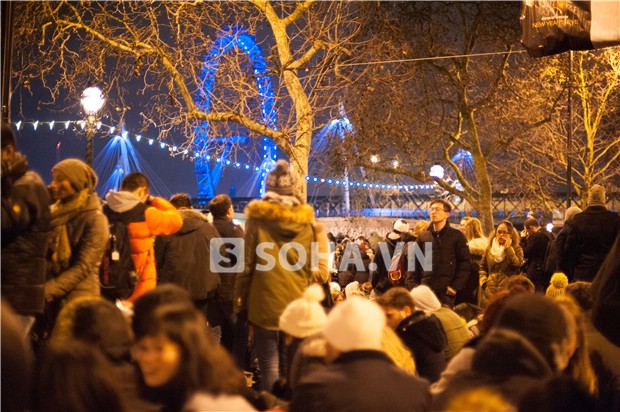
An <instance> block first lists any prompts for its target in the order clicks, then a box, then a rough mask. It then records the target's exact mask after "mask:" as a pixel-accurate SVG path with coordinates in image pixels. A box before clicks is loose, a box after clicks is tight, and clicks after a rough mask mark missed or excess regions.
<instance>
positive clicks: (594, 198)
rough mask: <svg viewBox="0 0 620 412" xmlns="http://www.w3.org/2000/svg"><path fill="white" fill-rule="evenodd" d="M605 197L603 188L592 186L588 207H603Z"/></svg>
mask: <svg viewBox="0 0 620 412" xmlns="http://www.w3.org/2000/svg"><path fill="white" fill-rule="evenodd" d="M605 195H606V194H605V188H604V187H603V186H601V185H594V186H592V187H591V188H590V194H589V195H588V206H605V205H606V203H605Z"/></svg>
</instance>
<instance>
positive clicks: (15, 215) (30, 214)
mask: <svg viewBox="0 0 620 412" xmlns="http://www.w3.org/2000/svg"><path fill="white" fill-rule="evenodd" d="M1 194H2V253H1V256H2V281H1V284H2V298H3V299H5V301H7V302H9V303H10V304H11V306H12V307H13V309H14V310H15V312H16V316H18V318H19V321H20V327H21V329H22V331H23V333H24V336H25V335H27V334H28V333H29V332H30V328H31V327H32V324H33V323H34V319H35V318H34V317H35V315H38V314H41V313H43V308H44V307H45V295H44V292H43V285H44V284H45V273H46V262H45V258H46V252H47V241H48V236H49V230H50V229H49V224H50V209H49V204H50V197H49V193H48V191H47V188H46V187H45V183H43V180H41V177H40V176H39V175H38V174H36V173H35V172H33V171H31V170H29V168H28V160H27V159H26V157H25V156H24V155H22V154H21V153H20V152H18V151H17V149H16V139H15V134H14V133H13V130H12V129H11V127H10V126H9V125H8V124H5V123H4V122H3V123H2V191H1Z"/></svg>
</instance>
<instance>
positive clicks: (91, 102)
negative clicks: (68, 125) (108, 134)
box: [80, 87, 105, 167]
mask: <svg viewBox="0 0 620 412" xmlns="http://www.w3.org/2000/svg"><path fill="white" fill-rule="evenodd" d="M80 103H81V104H82V109H84V113H86V163H87V164H88V165H89V166H91V167H92V165H93V148H94V142H93V138H94V137H95V132H96V130H97V113H98V112H99V110H101V108H102V107H103V104H104V103H105V97H103V92H102V91H101V89H100V88H98V87H88V88H86V89H85V90H84V91H83V92H82V98H81V99H80Z"/></svg>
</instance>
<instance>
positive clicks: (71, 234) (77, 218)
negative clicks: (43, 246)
mask: <svg viewBox="0 0 620 412" xmlns="http://www.w3.org/2000/svg"><path fill="white" fill-rule="evenodd" d="M85 200H86V202H85V204H84V206H82V207H79V208H76V209H72V210H64V209H65V205H63V203H62V201H60V200H59V201H57V202H56V203H54V204H53V205H52V206H51V212H52V223H51V228H52V230H54V229H55V228H56V229H57V228H58V227H59V226H61V225H62V224H64V225H65V226H66V229H67V236H68V239H69V243H70V245H69V246H70V248H71V256H70V260H69V262H68V266H67V267H66V268H65V269H64V270H61V271H60V272H59V273H55V272H54V269H53V267H52V265H51V263H49V262H48V273H49V276H51V278H50V279H48V281H47V282H46V283H45V293H46V295H48V294H49V296H53V297H55V298H63V299H65V300H68V301H70V300H73V299H75V298H78V297H80V296H98V295H99V294H100V291H99V266H100V265H101V260H102V258H103V252H104V250H105V247H106V244H107V242H108V237H109V234H110V232H109V228H108V219H107V218H106V217H105V215H104V214H103V212H102V211H101V202H100V201H99V198H98V197H97V193H95V192H93V193H90V194H88V195H87V197H86V199H85ZM63 222H66V223H63ZM52 247H53V245H52ZM50 252H53V250H52V251H50Z"/></svg>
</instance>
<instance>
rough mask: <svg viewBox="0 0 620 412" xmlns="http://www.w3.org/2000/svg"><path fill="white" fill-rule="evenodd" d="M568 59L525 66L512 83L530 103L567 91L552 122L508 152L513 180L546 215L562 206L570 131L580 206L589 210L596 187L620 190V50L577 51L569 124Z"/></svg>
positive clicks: (511, 178) (550, 59)
mask: <svg viewBox="0 0 620 412" xmlns="http://www.w3.org/2000/svg"><path fill="white" fill-rule="evenodd" d="M568 58H569V54H568V53H565V54H563V55H559V56H554V57H549V58H545V59H541V60H540V64H538V65H535V64H529V65H524V66H522V68H521V71H522V73H520V74H518V77H514V78H513V79H512V81H513V82H514V84H515V85H516V86H517V88H518V89H519V90H520V91H521V93H520V96H521V98H523V99H525V100H527V101H531V102H537V101H540V100H541V99H546V98H548V96H549V92H550V90H551V89H556V90H559V89H564V90H565V91H564V94H563V97H562V99H561V100H560V101H559V104H558V106H557V107H556V113H555V114H554V116H553V117H552V119H553V120H552V121H551V122H549V123H546V124H544V125H543V126H542V127H540V128H537V129H534V130H532V131H531V132H530V133H528V134H527V135H525V136H523V137H522V139H521V143H520V144H519V145H514V146H509V147H508V149H509V152H510V154H511V156H510V159H511V161H510V165H511V167H510V168H509V169H508V171H509V173H506V176H507V178H508V180H510V181H512V182H513V183H514V184H516V185H518V186H519V187H520V188H521V190H522V191H524V192H525V193H527V195H528V196H530V197H535V198H537V199H538V200H539V202H540V203H541V204H543V205H544V207H545V209H547V210H551V209H553V208H555V207H558V204H557V197H554V195H555V194H556V193H558V192H560V193H563V192H565V191H566V179H567V167H568V159H569V154H568V153H569V152H568V149H567V144H568V143H567V136H568V133H569V132H568V129H569V127H571V126H572V147H571V149H570V153H571V155H570V159H571V163H572V169H573V172H572V179H571V184H572V187H573V190H574V192H575V193H576V195H577V199H578V200H577V204H578V205H579V206H580V207H582V208H585V207H586V206H587V205H586V202H587V199H588V194H589V192H590V188H591V187H592V185H593V184H596V183H598V184H603V185H607V186H610V187H609V188H616V190H617V188H618V186H620V184H619V183H620V116H619V115H618V114H619V113H620V47H612V48H607V49H602V50H593V51H587V52H574V63H573V73H572V78H573V94H572V97H571V98H572V105H573V108H572V113H573V114H572V117H573V118H572V120H571V121H570V122H569V118H568V108H567V102H568V97H567V96H568V95H567V94H566V93H567V84H568V80H569V63H568ZM513 186H514V185H513ZM554 201H555V202H554Z"/></svg>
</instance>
